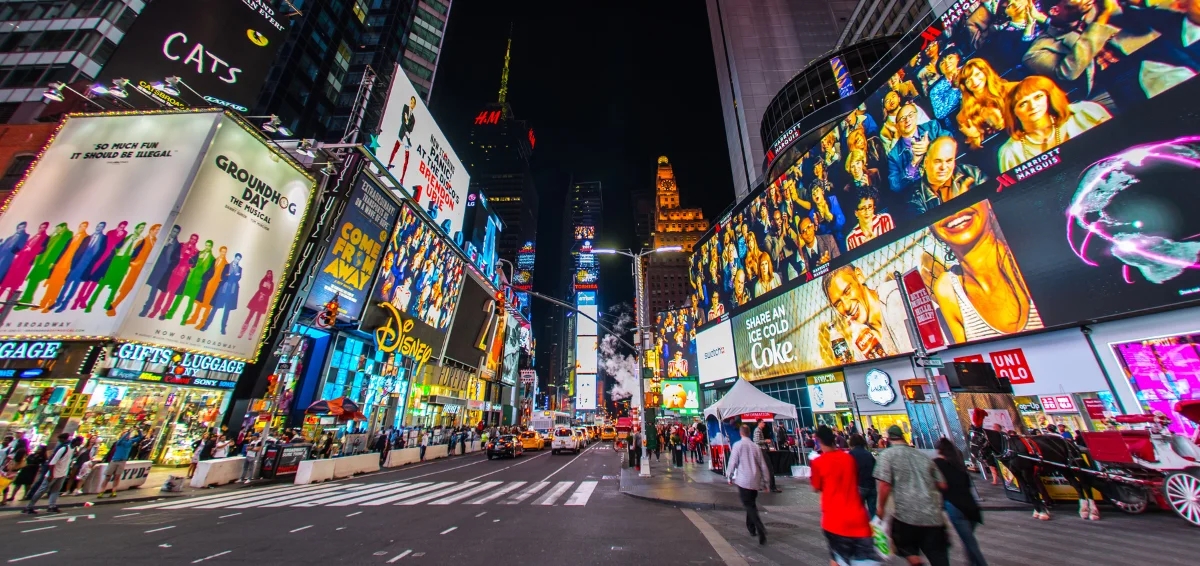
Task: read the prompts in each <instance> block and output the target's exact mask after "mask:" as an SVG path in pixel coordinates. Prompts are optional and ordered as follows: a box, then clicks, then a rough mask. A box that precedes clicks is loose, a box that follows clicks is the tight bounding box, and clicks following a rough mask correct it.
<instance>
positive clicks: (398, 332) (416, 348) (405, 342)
mask: <svg viewBox="0 0 1200 566" xmlns="http://www.w3.org/2000/svg"><path fill="white" fill-rule="evenodd" d="M379 306H381V307H383V308H384V309H386V310H387V311H388V315H389V316H388V321H387V324H385V325H383V326H380V327H379V328H376V329H375V347H376V348H378V349H379V350H380V351H382V352H387V353H389V354H390V353H393V352H398V353H399V354H400V355H402V356H408V357H410V358H412V359H414V360H416V361H417V367H416V368H415V370H414V371H416V372H419V371H420V370H421V366H422V365H423V364H424V363H425V362H428V361H429V358H431V357H433V348H432V347H431V346H430V345H429V344H426V343H425V342H423V341H421V340H420V339H418V338H414V337H412V336H409V334H408V333H409V332H411V331H412V329H413V326H415V325H416V322H415V321H414V320H412V319H411V318H410V319H407V320H405V319H404V318H402V317H401V316H400V311H398V310H396V307H395V306H393V305H392V304H391V303H379Z"/></svg>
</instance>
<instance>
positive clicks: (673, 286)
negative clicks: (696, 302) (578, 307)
mask: <svg viewBox="0 0 1200 566" xmlns="http://www.w3.org/2000/svg"><path fill="white" fill-rule="evenodd" d="M654 196H655V201H654V205H655V207H654V208H655V209H654V230H653V232H651V234H650V240H651V247H653V248H660V247H665V246H680V247H682V248H683V253H665V254H652V255H649V256H646V258H645V259H644V260H643V261H645V262H646V263H645V265H644V269H643V270H642V273H643V276H644V277H645V281H644V282H643V284H645V285H646V289H648V290H649V293H648V296H647V300H646V304H645V305H638V309H644V310H643V312H642V315H643V317H644V318H642V320H647V321H650V320H654V314H655V313H658V312H661V311H665V310H668V309H672V308H679V307H682V306H684V302H685V301H686V300H687V297H688V294H689V289H690V284H689V283H688V258H689V257H690V256H691V253H692V247H693V246H695V245H696V242H697V241H698V240H699V239H700V236H701V235H703V234H704V232H705V231H706V230H708V220H706V219H705V218H704V211H703V210H701V209H699V208H684V207H682V206H680V203H679V187H678V186H677V185H676V184H675V169H674V168H672V167H671V162H670V161H669V160H668V159H667V156H665V155H664V156H662V157H659V158H658V172H657V173H656V174H655V177H654ZM649 282H653V285H650V284H649Z"/></svg>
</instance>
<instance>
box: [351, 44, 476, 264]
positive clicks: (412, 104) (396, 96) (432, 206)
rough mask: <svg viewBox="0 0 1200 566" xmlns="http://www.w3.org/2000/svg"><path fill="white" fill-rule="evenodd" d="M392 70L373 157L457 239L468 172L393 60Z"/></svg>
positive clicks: (448, 233)
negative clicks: (393, 69)
mask: <svg viewBox="0 0 1200 566" xmlns="http://www.w3.org/2000/svg"><path fill="white" fill-rule="evenodd" d="M392 76H393V79H392V85H391V88H390V90H389V91H388V101H387V106H386V107H384V109H383V118H382V119H381V120H380V122H379V130H380V132H379V136H378V138H377V141H378V143H379V147H378V149H376V150H375V151H376V152H377V153H376V154H375V157H376V159H378V160H379V161H380V162H381V163H383V165H384V166H385V167H386V168H387V170H388V173H391V175H392V177H395V179H396V180H397V181H399V182H400V185H402V186H403V187H404V188H405V189H406V192H407V193H408V194H409V195H410V196H412V198H413V200H415V201H416V202H417V205H418V206H419V207H420V208H421V210H424V211H425V212H426V213H427V214H429V217H430V218H433V220H434V223H436V224H437V226H438V228H440V229H441V230H442V231H443V232H445V233H446V234H447V235H448V236H450V239H451V240H453V241H454V242H455V243H457V244H459V245H462V242H463V233H462V232H463V214H464V213H465V211H466V204H467V189H468V186H469V185H470V183H471V176H470V175H469V174H468V173H467V169H466V167H464V166H463V164H462V161H461V160H459V158H458V155H456V154H455V153H454V149H453V148H451V147H450V142H449V141H447V140H446V136H445V134H443V133H442V129H441V128H439V127H438V125H437V122H435V121H434V120H433V115H432V114H430V113H429V108H428V107H426V106H425V103H424V102H423V101H422V100H421V95H420V94H418V93H417V89H416V88H414V87H413V85H412V82H411V81H409V80H408V75H406V74H405V73H404V69H401V68H400V67H399V65H397V66H396V69H395V72H393V73H392ZM385 182H386V178H385Z"/></svg>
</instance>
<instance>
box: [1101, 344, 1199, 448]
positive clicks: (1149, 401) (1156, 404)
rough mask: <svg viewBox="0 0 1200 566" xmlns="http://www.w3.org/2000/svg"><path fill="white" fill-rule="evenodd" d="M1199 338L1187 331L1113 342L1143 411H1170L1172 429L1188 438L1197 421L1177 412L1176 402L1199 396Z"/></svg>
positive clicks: (1170, 426)
mask: <svg viewBox="0 0 1200 566" xmlns="http://www.w3.org/2000/svg"><path fill="white" fill-rule="evenodd" d="M1197 342H1200V335H1196V334H1187V335H1181V336H1170V337H1164V338H1158V339H1153V340H1141V341H1137V342H1126V343H1123V344H1113V345H1112V348H1113V350H1114V352H1115V353H1116V354H1117V359H1118V361H1120V362H1121V365H1122V366H1123V367H1124V369H1125V374H1126V376H1127V378H1128V379H1129V385H1130V386H1131V387H1132V388H1133V392H1134V394H1135V395H1136V396H1137V400H1138V403H1139V404H1140V405H1141V409H1142V411H1143V412H1146V413H1151V414H1152V413H1155V412H1161V413H1162V414H1164V415H1167V416H1168V417H1170V418H1171V424H1170V425H1169V428H1170V429H1171V431H1172V432H1174V433H1176V434H1182V435H1184V436H1187V437H1188V438H1190V437H1191V435H1192V434H1195V432H1196V423H1194V422H1192V421H1191V420H1189V419H1188V418H1186V417H1183V416H1181V415H1179V414H1177V413H1175V404H1176V403H1178V402H1179V401H1188V400H1192V399H1200V348H1198V347H1197Z"/></svg>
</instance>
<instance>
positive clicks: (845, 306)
mask: <svg viewBox="0 0 1200 566" xmlns="http://www.w3.org/2000/svg"><path fill="white" fill-rule="evenodd" d="M827 291H828V293H829V304H830V305H832V306H833V308H834V309H836V310H837V311H838V314H840V315H842V316H843V317H844V318H846V320H849V321H853V322H857V323H859V324H866V323H867V320H868V318H869V315H870V308H871V305H870V299H869V298H868V296H867V288H866V287H865V286H864V285H863V284H862V283H861V282H860V281H859V280H858V272H857V270H854V269H843V270H840V271H838V272H836V273H834V274H833V277H832V278H831V279H830V281H829V287H828V289H827Z"/></svg>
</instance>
